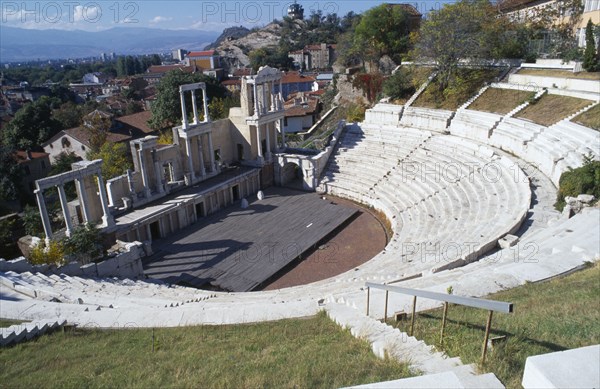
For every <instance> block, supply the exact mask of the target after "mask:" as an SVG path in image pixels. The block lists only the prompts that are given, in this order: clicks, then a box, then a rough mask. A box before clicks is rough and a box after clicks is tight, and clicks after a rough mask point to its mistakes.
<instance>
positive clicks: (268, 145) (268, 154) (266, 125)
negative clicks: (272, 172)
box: [265, 123, 271, 160]
mask: <svg viewBox="0 0 600 389" xmlns="http://www.w3.org/2000/svg"><path fill="white" fill-rule="evenodd" d="M265 132H266V133H267V159H269V160H270V159H271V136H270V133H271V129H270V128H269V123H267V124H265Z"/></svg>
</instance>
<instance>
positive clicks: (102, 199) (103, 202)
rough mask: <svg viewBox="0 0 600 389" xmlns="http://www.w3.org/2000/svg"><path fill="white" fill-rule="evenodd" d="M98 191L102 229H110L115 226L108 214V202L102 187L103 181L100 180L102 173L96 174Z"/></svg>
mask: <svg viewBox="0 0 600 389" xmlns="http://www.w3.org/2000/svg"><path fill="white" fill-rule="evenodd" d="M97 178H98V190H99V195H100V204H101V205H102V213H103V215H102V224H103V226H104V227H110V226H113V225H114V224H115V220H114V219H113V216H112V215H111V213H110V209H109V208H108V201H107V199H106V188H105V187H104V180H103V179H102V173H101V172H98V177H97Z"/></svg>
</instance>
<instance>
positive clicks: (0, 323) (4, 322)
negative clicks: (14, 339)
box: [0, 318, 25, 328]
mask: <svg viewBox="0 0 600 389" xmlns="http://www.w3.org/2000/svg"><path fill="white" fill-rule="evenodd" d="M21 323H25V322H24V321H22V320H12V319H2V318H0V328H6V327H10V326H12V325H13V324H21Z"/></svg>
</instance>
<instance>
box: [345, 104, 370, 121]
mask: <svg viewBox="0 0 600 389" xmlns="http://www.w3.org/2000/svg"><path fill="white" fill-rule="evenodd" d="M365 111H366V107H365V106H364V105H362V104H351V105H350V106H349V107H348V113H347V115H346V121H347V122H348V123H354V122H362V121H363V120H365Z"/></svg>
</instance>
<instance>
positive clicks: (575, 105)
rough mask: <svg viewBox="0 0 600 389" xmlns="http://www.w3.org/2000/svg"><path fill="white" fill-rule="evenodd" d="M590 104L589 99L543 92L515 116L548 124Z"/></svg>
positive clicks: (544, 124)
mask: <svg viewBox="0 0 600 389" xmlns="http://www.w3.org/2000/svg"><path fill="white" fill-rule="evenodd" d="M590 104H591V101H590V100H584V99H578V98H575V97H569V96H559V95H550V94H545V95H544V96H542V98H541V99H539V100H538V101H537V102H536V103H535V104H531V105H529V106H527V107H526V108H525V109H524V110H522V111H521V112H519V113H518V114H517V116H516V117H518V118H520V119H528V120H531V121H532V122H535V123H538V124H541V125H543V126H550V125H552V124H555V123H556V122H558V121H559V120H562V119H564V118H565V117H567V116H569V115H572V114H574V113H575V112H577V111H578V110H580V109H582V108H584V107H587V106H588V105H590Z"/></svg>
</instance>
